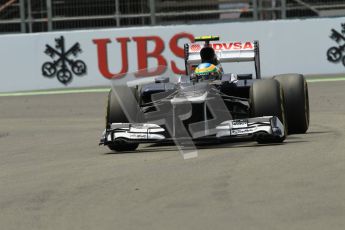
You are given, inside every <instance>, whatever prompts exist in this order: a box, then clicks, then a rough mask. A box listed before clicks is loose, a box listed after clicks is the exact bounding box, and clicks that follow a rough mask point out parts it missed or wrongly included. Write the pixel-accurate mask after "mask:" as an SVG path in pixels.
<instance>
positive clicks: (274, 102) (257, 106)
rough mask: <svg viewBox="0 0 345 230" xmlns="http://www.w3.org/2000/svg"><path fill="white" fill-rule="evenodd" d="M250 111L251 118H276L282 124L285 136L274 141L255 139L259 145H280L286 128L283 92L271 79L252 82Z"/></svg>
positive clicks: (276, 82)
mask: <svg viewBox="0 0 345 230" xmlns="http://www.w3.org/2000/svg"><path fill="white" fill-rule="evenodd" d="M249 98H250V110H251V116H252V117H262V116H276V117H278V118H279V120H280V121H281V122H282V123H283V125H284V128H285V135H284V136H283V137H277V138H275V139H270V138H269V139H266V138H257V142H259V143H281V142H283V141H284V140H285V138H286V134H287V126H286V122H285V121H286V119H285V105H284V92H283V89H282V88H281V87H280V84H279V82H278V81H276V80H273V79H267V80H257V81H254V83H253V85H252V87H251V88H250V97H249Z"/></svg>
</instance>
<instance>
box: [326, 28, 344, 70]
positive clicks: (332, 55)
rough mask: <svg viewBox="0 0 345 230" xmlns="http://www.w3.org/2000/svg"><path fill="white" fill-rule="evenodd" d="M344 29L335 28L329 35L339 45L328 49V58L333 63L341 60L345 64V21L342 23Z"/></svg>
mask: <svg viewBox="0 0 345 230" xmlns="http://www.w3.org/2000/svg"><path fill="white" fill-rule="evenodd" d="M341 27H342V30H341V31H340V32H339V31H337V30H335V29H332V30H331V35H330V36H329V37H330V38H331V39H332V40H334V41H335V42H336V43H337V45H336V46H332V47H331V48H329V49H328V51H327V59H328V61H330V62H332V63H339V62H341V63H342V64H343V65H344V66H345V56H344V52H345V23H343V24H341Z"/></svg>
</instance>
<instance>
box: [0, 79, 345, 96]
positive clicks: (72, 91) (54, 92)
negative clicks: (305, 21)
mask: <svg viewBox="0 0 345 230" xmlns="http://www.w3.org/2000/svg"><path fill="white" fill-rule="evenodd" d="M336 81H345V77H336V78H307V82H308V83H316V82H336ZM109 90H110V88H109V87H103V88H92V89H61V90H45V91H29V92H13V93H11V92H9V93H0V97H15V96H17V97H18V96H38V95H58V94H76V93H103V92H109Z"/></svg>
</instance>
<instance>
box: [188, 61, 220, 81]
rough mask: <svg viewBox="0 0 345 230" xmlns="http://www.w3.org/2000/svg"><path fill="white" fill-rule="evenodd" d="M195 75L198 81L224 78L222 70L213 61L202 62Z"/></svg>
mask: <svg viewBox="0 0 345 230" xmlns="http://www.w3.org/2000/svg"><path fill="white" fill-rule="evenodd" d="M194 77H195V78H196V79H197V80H198V81H214V80H220V79H221V78H222V70H221V68H219V67H217V66H215V65H213V64H211V63H201V64H199V65H198V66H197V67H196V68H195V71H194Z"/></svg>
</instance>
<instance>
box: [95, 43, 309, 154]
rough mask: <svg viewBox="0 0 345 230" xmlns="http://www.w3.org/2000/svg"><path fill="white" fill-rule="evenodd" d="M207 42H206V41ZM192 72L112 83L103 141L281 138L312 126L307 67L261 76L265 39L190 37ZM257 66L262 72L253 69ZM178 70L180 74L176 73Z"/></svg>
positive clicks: (127, 146) (122, 147)
mask: <svg viewBox="0 0 345 230" xmlns="http://www.w3.org/2000/svg"><path fill="white" fill-rule="evenodd" d="M201 42H203V43H201ZM184 53H185V68H186V76H180V77H178V79H177V81H175V80H174V79H173V77H172V76H168V77H164V76H157V77H155V78H154V82H151V83H146V84H135V85H132V86H130V87H127V86H123V85H116V84H113V86H112V90H111V91H110V92H109V95H108V103H107V112H106V129H105V131H104V132H103V135H102V137H101V140H100V145H106V146H108V147H109V148H110V149H111V150H114V151H133V150H135V149H136V148H137V147H138V145H139V144H140V143H162V142H175V143H180V144H181V145H184V144H183V142H184V141H185V140H187V139H188V138H189V139H191V140H192V141H193V142H198V141H211V142H216V141H217V142H218V141H219V142H220V141H221V142H223V141H229V140H231V141H233V140H237V139H241V140H254V141H257V142H258V143H281V142H283V141H284V140H285V138H286V137H287V135H288V134H301V133H306V131H307V129H308V126H309V100H308V87H307V83H306V80H305V78H304V76H303V75H301V74H284V75H278V76H274V77H273V78H265V79H262V78H261V73H260V56H259V42H258V41H253V42H220V41H219V37H218V36H203V37H197V38H195V42H194V43H191V44H185V46H184ZM227 62H229V63H233V62H254V65H255V71H253V73H251V74H234V73H224V72H223V68H222V66H221V63H227ZM254 72H255V73H254ZM174 78H176V77H175V76H174Z"/></svg>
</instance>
